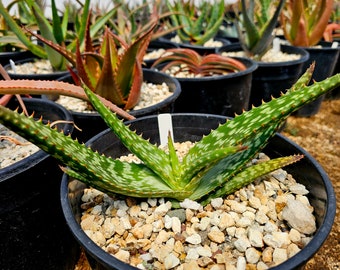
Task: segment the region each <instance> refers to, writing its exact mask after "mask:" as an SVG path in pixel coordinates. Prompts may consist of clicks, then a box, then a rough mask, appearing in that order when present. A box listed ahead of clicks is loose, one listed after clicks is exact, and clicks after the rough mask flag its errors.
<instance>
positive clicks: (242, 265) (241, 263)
mask: <svg viewBox="0 0 340 270" xmlns="http://www.w3.org/2000/svg"><path fill="white" fill-rule="evenodd" d="M246 265H247V262H246V259H245V258H244V257H238V258H237V263H236V269H237V270H245V269H246Z"/></svg>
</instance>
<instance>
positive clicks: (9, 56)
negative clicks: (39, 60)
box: [0, 51, 34, 66]
mask: <svg viewBox="0 0 340 270" xmlns="http://www.w3.org/2000/svg"><path fill="white" fill-rule="evenodd" d="M33 56H34V55H33V53H31V52H30V51H18V52H0V64H1V65H3V66H6V65H8V64H9V63H10V62H9V60H12V61H14V62H16V61H20V60H24V59H27V58H32V57H33Z"/></svg>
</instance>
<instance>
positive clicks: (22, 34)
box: [0, 0, 116, 70]
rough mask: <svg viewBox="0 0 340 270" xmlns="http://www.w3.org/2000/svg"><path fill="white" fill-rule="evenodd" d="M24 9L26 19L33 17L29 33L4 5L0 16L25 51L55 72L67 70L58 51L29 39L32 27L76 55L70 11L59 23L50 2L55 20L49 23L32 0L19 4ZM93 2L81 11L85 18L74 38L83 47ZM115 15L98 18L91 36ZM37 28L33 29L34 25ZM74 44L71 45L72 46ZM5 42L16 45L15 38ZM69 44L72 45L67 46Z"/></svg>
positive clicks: (86, 3)
mask: <svg viewBox="0 0 340 270" xmlns="http://www.w3.org/2000/svg"><path fill="white" fill-rule="evenodd" d="M18 4H19V5H20V7H21V9H24V10H26V12H25V14H26V15H27V16H29V15H30V16H31V17H30V20H29V25H27V26H26V29H25V28H24V27H22V25H21V24H20V22H18V21H16V20H15V19H14V18H13V17H12V16H11V15H10V13H9V11H8V10H7V8H6V7H5V6H4V5H3V3H2V1H1V2H0V15H1V16H2V17H3V19H4V21H5V22H6V24H7V26H8V27H9V29H10V30H11V33H13V34H14V35H15V36H16V37H17V40H20V42H21V43H22V44H23V45H24V46H25V48H26V49H28V50H30V51H31V52H32V53H33V54H34V55H36V56H37V57H39V58H43V59H48V60H49V61H50V63H51V65H52V67H53V69H55V70H66V68H67V66H66V65H67V62H66V60H65V58H64V57H63V56H62V55H61V54H59V53H58V52H57V51H55V50H53V49H51V48H50V47H48V46H44V45H41V44H39V43H36V41H35V40H34V39H32V37H31V36H28V33H29V32H28V31H27V29H30V27H33V28H35V27H37V29H38V30H39V31H40V33H41V35H42V36H43V37H44V38H45V39H46V40H49V41H51V42H53V43H56V44H59V45H60V46H64V47H66V48H67V49H68V50H70V51H75V49H76V42H75V41H74V40H71V38H72V35H71V38H70V32H69V31H68V29H67V24H68V19H69V15H68V14H69V10H68V8H66V9H65V11H64V13H63V16H62V20H60V17H59V14H58V10H57V7H56V4H55V0H52V1H51V7H52V20H51V21H49V20H48V19H47V18H46V17H45V14H44V10H43V9H42V8H41V7H40V6H39V5H38V3H37V2H36V1H33V0H24V1H19V2H18ZM89 6H90V0H86V1H85V3H84V6H83V9H82V16H83V18H82V19H81V20H80V22H79V23H78V24H77V27H76V30H77V31H76V33H75V35H76V36H77V37H78V39H79V40H80V43H81V44H82V46H83V41H84V36H85V26H86V19H87V15H88V13H89ZM115 12H116V9H115V8H113V9H112V10H110V11H109V12H108V13H107V14H105V15H104V16H102V17H100V18H98V19H97V20H96V22H95V23H93V25H92V29H91V36H92V37H93V36H95V35H96V34H97V33H98V32H99V31H100V30H101V29H102V28H103V26H104V25H105V23H106V22H107V21H108V20H109V19H110V17H111V16H112V15H113V14H114V13H115ZM33 23H34V25H31V24H33ZM17 40H16V41H17ZM70 40H71V42H69V41H70ZM2 42H13V35H12V36H11V37H10V39H8V37H6V38H3V39H2ZM66 43H69V44H67V45H66Z"/></svg>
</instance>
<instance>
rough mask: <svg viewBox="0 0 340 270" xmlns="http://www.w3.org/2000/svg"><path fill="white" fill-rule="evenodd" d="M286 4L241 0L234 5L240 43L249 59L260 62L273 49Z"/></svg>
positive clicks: (265, 0)
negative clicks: (278, 24) (275, 31)
mask: <svg viewBox="0 0 340 270" xmlns="http://www.w3.org/2000/svg"><path fill="white" fill-rule="evenodd" d="M284 3H285V0H279V1H271V0H260V1H255V0H248V1H247V0H241V1H240V2H239V3H238V4H235V5H234V12H235V26H236V30H237V34H238V38H239V42H240V44H241V47H242V49H243V50H244V52H245V53H246V54H247V56H248V57H252V58H253V59H255V60H260V59H261V57H262V56H263V55H264V54H265V53H266V52H267V51H268V50H269V49H270V48H271V47H272V41H273V39H274V37H275V35H274V29H275V28H276V27H277V23H278V18H279V16H280V13H281V11H282V9H283V6H284Z"/></svg>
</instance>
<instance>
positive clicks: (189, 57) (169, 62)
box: [152, 48, 246, 77]
mask: <svg viewBox="0 0 340 270" xmlns="http://www.w3.org/2000/svg"><path fill="white" fill-rule="evenodd" d="M162 63H165V64H164V66H162V67H161V71H163V72H164V71H166V70H169V69H171V68H172V67H178V72H189V73H192V74H195V75H198V74H199V75H200V76H202V77H205V76H211V75H224V74H227V73H232V72H237V71H241V70H245V69H246V66H245V65H244V64H243V63H242V62H240V61H238V60H237V59H234V58H231V57H227V56H222V55H220V54H214V53H212V54H207V55H200V54H198V53H197V52H196V51H195V50H191V49H186V48H184V49H183V48H175V49H168V50H165V52H164V54H163V56H161V57H160V58H158V59H157V60H156V61H155V62H154V64H153V65H152V66H153V67H156V66H158V65H160V64H162Z"/></svg>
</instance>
